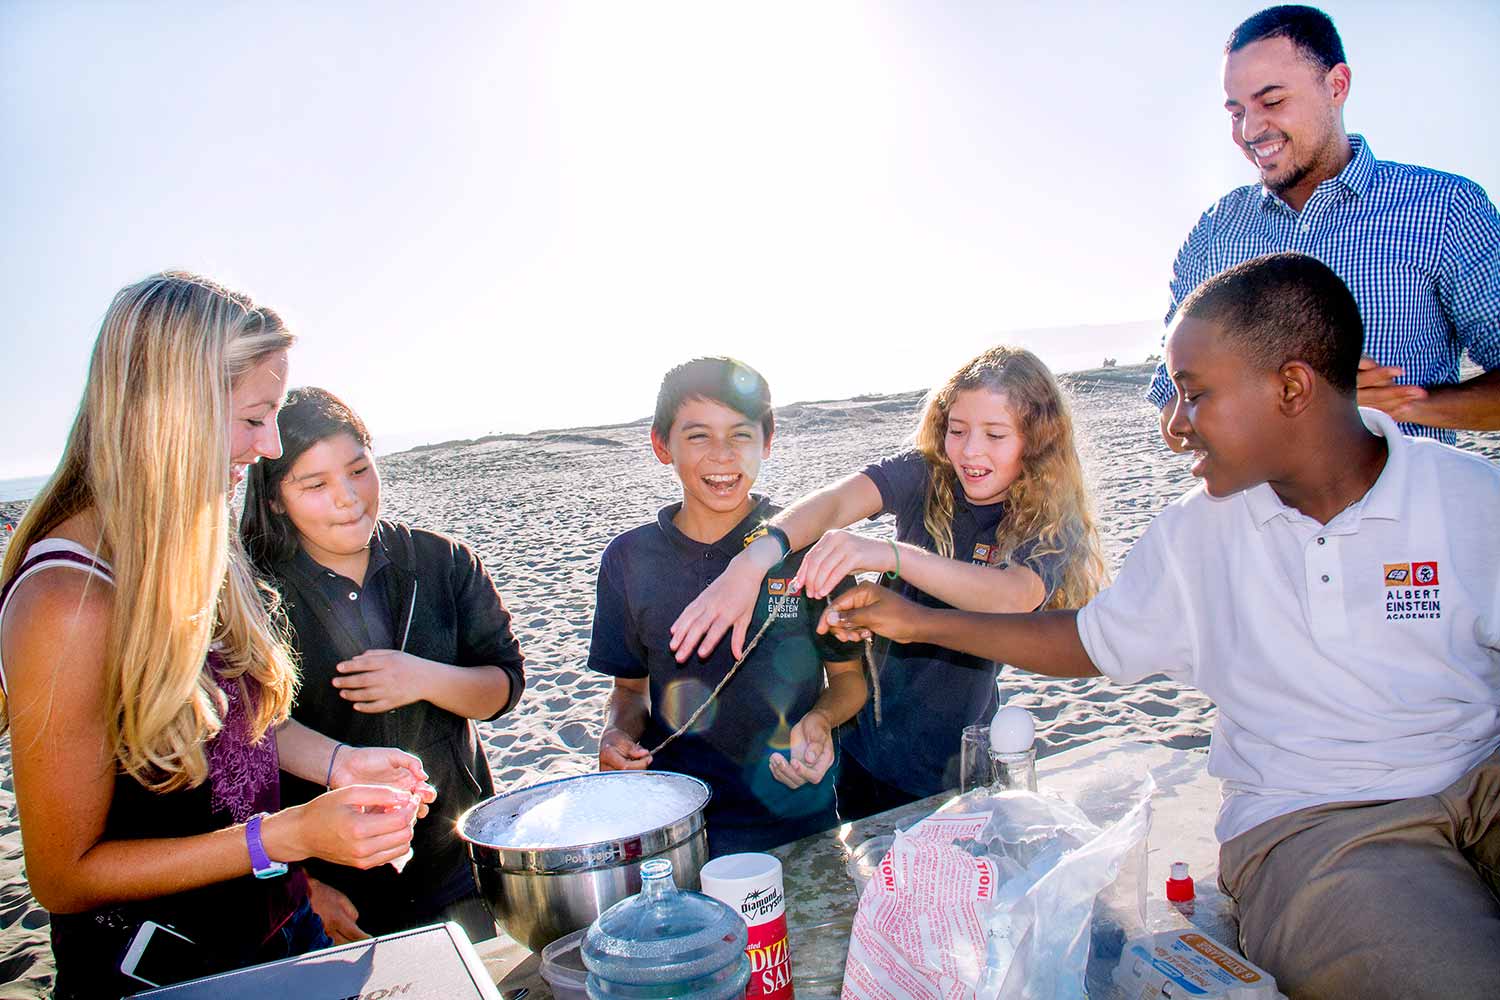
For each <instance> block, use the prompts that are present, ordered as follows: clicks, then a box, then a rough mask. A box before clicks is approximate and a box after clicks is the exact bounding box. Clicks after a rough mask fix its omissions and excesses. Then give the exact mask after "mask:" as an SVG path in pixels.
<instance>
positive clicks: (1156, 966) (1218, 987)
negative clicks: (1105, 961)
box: [1114, 931, 1284, 1000]
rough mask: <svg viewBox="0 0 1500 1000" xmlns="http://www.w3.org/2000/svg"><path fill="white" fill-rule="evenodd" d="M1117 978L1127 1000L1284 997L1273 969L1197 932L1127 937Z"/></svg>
mask: <svg viewBox="0 0 1500 1000" xmlns="http://www.w3.org/2000/svg"><path fill="white" fill-rule="evenodd" d="M1114 980H1115V984H1116V985H1117V986H1119V987H1120V989H1121V990H1122V991H1123V993H1122V994H1121V995H1122V996H1124V997H1128V998H1129V1000H1145V998H1148V997H1149V998H1156V997H1163V996H1170V997H1201V998H1204V1000H1284V998H1283V997H1282V994H1281V992H1280V991H1278V990H1277V989H1276V980H1275V978H1274V977H1272V975H1271V974H1270V973H1269V972H1267V971H1266V970H1264V969H1262V968H1260V967H1259V966H1257V965H1252V964H1251V963H1250V962H1249V960H1247V959H1244V958H1241V957H1240V956H1239V955H1236V954H1235V953H1234V952H1233V951H1232V950H1231V949H1229V948H1226V947H1225V946H1224V945H1222V944H1220V943H1219V942H1217V941H1215V940H1214V939H1213V938H1211V937H1209V936H1208V935H1206V934H1202V933H1199V932H1198V931H1163V932H1161V933H1160V934H1152V935H1150V936H1149V937H1141V938H1133V939H1132V940H1130V941H1127V942H1126V943H1125V949H1124V952H1123V954H1121V956H1120V963H1119V964H1118V965H1116V966H1115V972H1114Z"/></svg>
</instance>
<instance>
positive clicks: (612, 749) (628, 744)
mask: <svg viewBox="0 0 1500 1000" xmlns="http://www.w3.org/2000/svg"><path fill="white" fill-rule="evenodd" d="M650 766H651V754H650V752H649V751H647V749H646V748H645V747H643V746H641V745H640V744H639V743H637V742H636V741H635V740H633V739H631V738H630V737H629V736H628V735H626V734H625V733H623V732H621V731H620V730H618V729H606V730H605V731H604V733H603V735H601V736H600V737H599V770H601V771H644V770H646V768H648V767H650Z"/></svg>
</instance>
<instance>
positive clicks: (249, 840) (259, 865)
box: [245, 813, 287, 878]
mask: <svg viewBox="0 0 1500 1000" xmlns="http://www.w3.org/2000/svg"><path fill="white" fill-rule="evenodd" d="M266 815H267V814H266V813H256V814H255V815H254V816H251V817H250V822H248V823H246V824H245V843H246V845H248V846H249V848H250V870H251V871H252V872H254V873H255V877H256V878H275V877H276V876H278V875H285V874H286V870H287V869H286V863H285V862H282V861H272V860H271V859H270V858H269V857H267V856H266V846H265V845H264V844H262V843H261V842H260V823H261V820H263V819H265V818H266Z"/></svg>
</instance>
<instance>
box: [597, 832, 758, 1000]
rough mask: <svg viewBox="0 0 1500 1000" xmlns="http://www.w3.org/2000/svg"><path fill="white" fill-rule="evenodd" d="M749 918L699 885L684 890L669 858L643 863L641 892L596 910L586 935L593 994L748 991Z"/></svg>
mask: <svg viewBox="0 0 1500 1000" xmlns="http://www.w3.org/2000/svg"><path fill="white" fill-rule="evenodd" d="M748 939H749V936H748V934H747V932H746V929H745V921H744V920H743V919H741V918H740V915H739V914H738V913H736V912H734V911H733V910H731V909H730V908H729V907H728V906H725V905H724V904H723V903H721V902H719V901H718V900H717V899H712V898H710V897H708V896H705V895H703V894H702V893H698V892H683V891H679V890H678V888H677V886H676V885H675V884H674V883H673V881H672V863H671V862H670V861H667V860H666V859H665V858H653V859H651V860H650V861H647V862H646V863H644V864H643V865H641V891H640V894H639V895H635V896H632V897H630V898H629V899H626V900H624V901H622V902H619V903H616V904H615V905H614V906H611V907H610V908H609V909H608V910H605V911H604V912H603V913H601V914H600V915H599V919H598V920H595V921H594V923H593V924H592V925H590V926H589V929H588V932H587V933H586V934H585V935H584V938H583V949H582V952H583V964H584V965H585V966H587V967H588V972H589V975H588V979H587V981H586V983H585V987H584V988H585V991H586V993H587V995H588V997H589V1000H658V998H660V1000H666V998H673V1000H731V998H735V997H743V996H744V995H745V987H746V985H747V984H748V983H749V982H750V960H749V959H748V958H747V957H746V956H745V947H746V944H747V942H748Z"/></svg>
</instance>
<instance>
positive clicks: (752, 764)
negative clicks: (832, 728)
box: [589, 497, 861, 853]
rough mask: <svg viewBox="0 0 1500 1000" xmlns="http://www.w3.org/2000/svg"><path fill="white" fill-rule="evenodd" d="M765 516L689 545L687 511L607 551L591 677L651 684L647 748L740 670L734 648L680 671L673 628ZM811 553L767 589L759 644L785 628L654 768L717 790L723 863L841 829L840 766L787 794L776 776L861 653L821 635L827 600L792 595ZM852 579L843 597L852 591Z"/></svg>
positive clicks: (675, 507) (765, 511)
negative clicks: (826, 694)
mask: <svg viewBox="0 0 1500 1000" xmlns="http://www.w3.org/2000/svg"><path fill="white" fill-rule="evenodd" d="M755 500H756V506H755V509H754V510H753V511H752V512H751V513H750V514H749V515H748V516H747V517H746V518H745V519H744V520H743V521H741V522H740V523H739V524H738V525H737V526H736V527H735V528H734V529H733V530H732V531H730V532H729V533H728V534H726V535H725V536H724V537H723V538H721V539H719V540H718V541H717V542H714V543H711V544H706V543H703V542H697V541H694V540H693V539H691V538H689V537H687V536H686V535H684V534H683V533H682V532H681V531H680V530H679V529H678V527H677V525H676V524H674V523H673V522H672V519H673V517H674V516H676V514H677V512H678V511H679V510H681V508H682V505H681V504H680V503H675V504H671V505H669V506H667V507H664V508H663V509H662V510H661V512H660V513H659V514H658V515H657V519H656V522H655V523H653V524H647V525H642V526H641V527H639V528H635V529H633V530H631V531H627V532H625V533H624V534H622V535H620V536H619V537H617V538H615V540H614V541H612V542H610V544H609V546H608V548H606V549H605V550H604V557H603V559H602V561H601V563H600V566H599V582H598V601H597V604H596V606H595V611H594V631H593V637H592V639H591V641H590V646H589V667H590V668H592V669H594V670H597V671H599V672H600V673H603V674H608V675H610V676H612V677H625V678H649V679H650V685H649V686H650V692H651V713H650V718H649V721H648V722H647V726H646V732H645V735H643V736H642V737H641V740H640V743H641V745H642V746H644V747H646V748H647V749H648V750H649V749H652V748H653V747H655V746H656V745H657V744H659V743H660V742H661V741H662V740H664V739H666V738H667V736H668V735H670V734H671V733H672V732H673V731H674V730H675V729H676V728H677V727H678V726H679V725H681V724H682V723H683V722H685V721H686V720H687V719H688V717H689V716H691V715H692V713H693V712H694V711H696V710H697V709H698V707H699V706H700V705H702V704H703V703H704V702H705V701H706V700H707V699H708V696H709V693H710V692H711V691H712V690H713V689H714V687H715V685H717V684H718V683H719V681H721V680H722V679H723V678H724V675H725V674H726V673H728V671H729V669H730V668H731V667H732V666H733V664H734V655H733V653H731V652H730V649H729V646H730V644H729V642H728V641H727V640H726V641H724V642H721V643H719V645H718V646H717V648H715V649H714V651H713V653H712V654H711V655H709V656H708V657H707V658H706V659H700V658H699V657H697V656H692V657H689V659H688V661H687V662H686V663H682V664H679V663H678V662H677V659H676V657H675V656H674V654H673V652H672V650H671V648H670V647H669V646H668V643H669V642H670V641H671V638H672V636H671V627H672V622H673V621H675V620H676V618H677V616H678V615H679V614H681V613H682V610H683V609H684V608H686V607H687V606H688V605H689V604H690V603H692V601H693V600H694V599H695V598H696V597H697V596H698V595H699V594H701V593H702V592H703V588H705V587H707V586H708V585H709V584H710V583H712V582H713V581H714V580H716V579H718V577H719V574H721V573H723V572H724V570H725V568H726V567H727V566H728V565H729V560H731V559H733V558H734V557H735V556H736V555H738V554H739V552H740V551H741V550H742V549H743V548H744V545H745V537H746V536H747V535H749V534H751V533H752V532H754V531H755V530H756V529H757V528H759V527H760V525H761V524H762V522H764V521H766V520H767V519H769V518H770V517H771V516H772V515H774V514H775V513H776V512H777V510H778V509H779V508H777V507H775V506H772V505H771V504H770V503H769V502H768V501H767V500H766V499H765V498H764V497H756V498H755ZM805 551H806V550H804V551H803V552H797V553H793V554H792V555H790V556H788V557H787V558H786V559H785V560H783V561H782V562H781V563H780V564H778V565H777V566H776V567H775V568H773V569H772V570H771V571H770V573H768V574H767V575H766V579H765V580H764V581H763V582H762V584H761V593H760V598H759V599H758V600H757V602H756V606H755V614H754V617H753V618H752V619H751V622H750V631H749V633H748V634H747V636H746V642H747V643H748V642H749V640H750V638H751V637H753V636H754V635H755V633H756V632H757V631H759V629H760V627H761V625H762V624H764V623H765V621H766V617H767V615H772V616H774V618H775V620H774V621H773V622H772V624H771V625H770V627H769V628H768V629H767V631H766V634H765V635H764V636H762V637H761V640H760V642H759V644H757V645H756V647H755V649H754V650H753V651H752V652H751V654H750V658H749V659H748V660H747V661H746V662H745V664H744V666H742V667H741V668H740V669H739V672H738V673H736V674H735V676H734V679H733V680H731V681H730V682H729V685H728V686H727V687H725V688H724V690H723V691H722V692H721V693H720V695H719V697H718V698H717V699H716V701H715V704H713V705H712V706H710V707H709V709H708V710H707V711H706V712H704V713H703V715H702V716H701V717H700V718H699V720H698V721H697V722H696V723H695V724H694V726H693V728H692V729H691V730H690V731H688V732H687V733H684V734H683V735H682V736H679V737H678V738H677V739H676V740H674V741H673V742H672V744H671V745H670V746H668V747H666V748H665V749H664V750H662V752H661V753H659V754H657V755H656V756H655V758H654V760H653V761H652V764H651V767H652V769H653V770H662V771H680V772H682V773H683V774H690V775H693V776H694V777H697V778H701V779H702V780H704V781H706V782H707V783H708V784H709V786H710V787H711V788H712V789H713V793H714V794H713V799H712V800H711V801H710V802H709V805H708V809H707V820H708V827H709V839H710V846H711V849H712V850H713V851H714V852H715V853H727V851H726V850H725V848H726V847H728V848H730V849H732V850H741V851H743V850H751V851H753V850H765V849H767V848H771V847H774V846H776V845H778V844H783V843H786V842H788V841H790V840H795V839H797V838H798V837H802V836H806V835H807V834H810V833H816V832H818V831H819V830H825V829H827V828H828V827H830V826H832V825H834V824H835V823H837V822H838V815H837V811H836V809H835V806H834V783H835V779H836V777H837V775H836V766H835V767H833V768H829V771H828V773H827V774H826V775H824V777H823V780H822V781H821V782H819V783H818V784H816V785H811V784H809V785H804V786H802V787H801V788H798V789H791V788H787V787H786V786H785V785H783V784H781V783H780V782H778V781H777V780H776V779H775V778H774V777H772V775H771V767H770V757H771V754H773V753H786V752H787V748H788V744H789V740H790V733H791V728H792V726H794V725H796V724H797V723H798V721H800V720H801V718H802V716H804V715H805V714H807V712H808V710H810V709H811V708H812V707H813V704H814V703H815V702H816V701H817V700H818V696H819V695H820V694H821V693H822V691H823V686H824V681H823V663H825V662H835V663H836V662H842V661H846V660H854V659H858V658H859V656H860V654H861V647H860V644H858V643H844V642H840V641H838V640H837V639H835V638H834V637H833V636H831V635H822V636H820V635H818V634H817V632H816V626H817V621H818V616H819V615H821V614H822V611H823V607H824V605H825V602H823V601H811V600H808V599H807V598H806V597H804V596H802V595H801V594H788V593H787V591H788V590H789V589H790V587H789V585H790V583H791V580H792V577H793V576H795V575H796V572H797V568H798V566H800V565H801V561H802V556H803V555H804V554H805ZM849 585H850V581H846V582H845V583H844V584H843V585H841V587H840V588H839V589H840V590H842V589H844V588H846V587H848V586H849Z"/></svg>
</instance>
